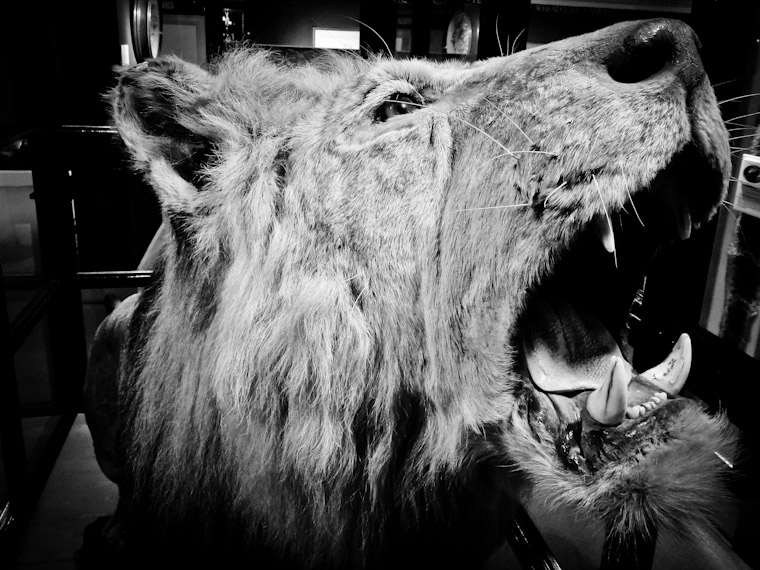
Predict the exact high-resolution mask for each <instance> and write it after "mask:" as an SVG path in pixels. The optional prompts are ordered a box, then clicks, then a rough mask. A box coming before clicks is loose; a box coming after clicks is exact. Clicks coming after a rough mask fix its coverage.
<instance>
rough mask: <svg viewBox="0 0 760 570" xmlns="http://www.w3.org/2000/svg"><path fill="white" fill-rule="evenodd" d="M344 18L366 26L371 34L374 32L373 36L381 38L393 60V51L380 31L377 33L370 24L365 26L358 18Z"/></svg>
mask: <svg viewBox="0 0 760 570" xmlns="http://www.w3.org/2000/svg"><path fill="white" fill-rule="evenodd" d="M343 17H344V18H348V19H349V20H353V21H354V22H356V23H357V24H359V25H360V26H364V27H365V28H367V29H368V30H369V31H370V32H372V33H373V34H375V35H376V36H377V37H378V38H380V41H381V42H383V45H384V46H385V50H386V51H387V52H388V57H390V58H391V59H392V58H393V52H392V51H391V48H390V47H389V46H388V43H387V42H386V41H385V39H384V38H383V36H381V35H380V34H379V33H378V31H377V30H376V29H375V28H373V27H372V26H370V25H369V24H365V23H364V22H362V21H360V20H357V19H356V18H352V17H351V16H343Z"/></svg>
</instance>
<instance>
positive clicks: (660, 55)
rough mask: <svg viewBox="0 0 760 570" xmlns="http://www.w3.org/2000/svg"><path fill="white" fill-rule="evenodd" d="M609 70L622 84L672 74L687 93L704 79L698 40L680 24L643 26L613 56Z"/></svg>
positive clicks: (662, 22)
mask: <svg viewBox="0 0 760 570" xmlns="http://www.w3.org/2000/svg"><path fill="white" fill-rule="evenodd" d="M607 70H608V72H609V74H610V77H612V79H614V80H615V81H618V82H620V83H639V82H641V81H646V80H648V79H650V78H652V77H654V76H656V75H658V74H660V73H662V72H668V71H669V72H671V73H673V74H675V75H676V76H677V77H678V78H679V79H680V80H681V81H682V82H683V84H684V87H686V89H687V90H688V89H691V88H693V87H696V86H697V85H698V84H699V83H700V82H701V81H702V79H703V77H704V75H705V71H704V68H703V66H702V61H701V60H700V58H699V39H698V38H697V36H696V34H694V31H693V30H692V29H691V28H690V27H689V26H687V25H686V24H684V23H683V22H680V21H678V20H651V21H647V22H644V23H642V24H641V25H640V26H638V27H637V28H635V29H634V30H633V31H632V32H631V33H630V34H628V36H626V37H625V38H624V39H623V42H622V45H621V46H620V47H619V49H617V50H616V51H615V52H613V53H612V55H611V56H610V58H609V59H608V61H607Z"/></svg>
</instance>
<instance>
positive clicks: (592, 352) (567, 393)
mask: <svg viewBox="0 0 760 570" xmlns="http://www.w3.org/2000/svg"><path fill="white" fill-rule="evenodd" d="M707 164H708V161H706V160H705V159H704V157H703V156H702V155H701V154H700V152H699V151H698V149H697V148H696V147H695V146H693V145H687V146H686V147H685V148H684V149H683V150H682V151H680V152H679V153H678V154H676V155H675V156H674V157H673V158H672V160H671V161H670V163H669V164H668V166H667V167H666V168H665V169H664V170H662V171H661V172H660V173H659V174H658V175H657V176H656V177H655V179H654V180H653V181H652V183H651V184H650V185H649V187H647V188H644V189H640V190H637V191H635V192H634V191H633V189H631V195H632V198H631V200H630V201H629V202H628V203H627V204H626V205H625V206H624V207H623V208H622V209H620V210H618V211H608V212H605V213H603V214H600V215H598V216H597V217H596V218H594V220H593V221H592V222H591V223H590V224H588V225H587V227H586V228H585V229H584V230H583V231H582V232H580V234H579V236H578V237H577V239H576V240H575V242H574V243H573V244H571V246H570V247H569V248H568V250H567V251H566V252H564V254H563V255H562V256H561V259H560V261H559V262H558V263H557V264H556V267H555V268H554V270H553V271H552V273H551V275H549V276H548V278H546V279H543V280H542V281H541V282H540V283H538V284H536V285H535V286H534V287H532V288H531V289H530V291H529V293H528V302H527V305H526V309H525V311H524V312H523V314H522V316H521V319H520V323H519V326H518V335H517V338H518V341H517V343H516V346H518V347H520V348H521V351H522V352H521V354H522V357H523V358H522V366H523V368H522V370H521V372H522V373H523V374H524V375H525V376H527V377H529V378H530V380H531V382H532V384H533V386H534V387H535V388H536V389H537V397H538V399H539V401H541V402H542V407H543V408H548V409H553V410H554V411H553V414H550V416H551V417H550V419H549V421H547V422H546V423H547V424H553V425H552V426H551V427H552V429H551V430H550V431H552V432H553V435H554V437H555V441H556V444H557V449H558V452H559V454H560V456H561V458H562V459H563V461H564V462H565V463H566V465H567V466H568V467H570V468H572V469H574V470H576V471H579V472H581V473H583V474H591V473H594V472H596V471H597V470H599V469H600V468H601V467H603V466H604V465H605V464H607V463H609V462H611V461H616V460H619V459H622V458H633V459H634V460H636V459H640V458H641V457H643V456H645V455H646V454H647V453H648V452H649V451H650V450H651V449H653V448H654V447H656V446H657V445H659V444H661V443H662V442H664V441H665V440H667V437H668V430H667V425H668V424H669V422H670V421H671V419H672V417H673V415H676V414H678V413H680V411H681V410H683V408H684V407H685V405H686V401H684V399H683V398H678V394H679V392H680V390H681V388H682V387H683V385H684V383H685V382H686V379H687V377H688V375H689V371H690V367H691V341H690V339H689V337H688V335H685V334H684V335H681V337H680V338H679V339H678V341H677V342H676V343H675V345H674V346H673V347H672V350H671V352H670V354H668V355H666V356H665V357H664V359H663V360H662V361H661V362H659V363H658V364H655V365H654V366H648V367H647V368H646V369H645V370H643V371H641V372H639V371H637V368H636V366H638V365H640V363H638V362H637V360H636V358H635V354H636V346H635V344H636V343H634V342H632V341H631V339H632V336H633V335H631V332H632V331H634V330H635V329H636V327H637V326H638V324H639V322H640V320H641V318H642V317H641V315H642V313H643V312H642V311H641V307H642V305H643V303H644V302H645V299H646V281H647V272H648V268H649V266H650V264H651V261H652V259H653V257H654V256H655V255H656V253H657V252H658V251H659V249H660V248H662V247H663V246H666V245H667V244H668V243H669V242H672V241H673V240H676V239H687V238H688V237H689V236H690V234H691V231H692V228H693V227H695V226H697V225H698V224H699V223H700V222H702V221H704V220H705V219H706V218H707V217H708V215H709V213H710V212H711V211H712V209H713V208H714V205H715V203H716V202H717V201H718V199H719V197H720V189H721V188H722V187H723V183H722V173H720V172H715V171H713V170H712V169H710V168H709V166H706V165H707ZM601 192H604V188H602V189H601ZM637 342H641V341H637ZM643 342H646V339H643ZM547 427H549V426H547Z"/></svg>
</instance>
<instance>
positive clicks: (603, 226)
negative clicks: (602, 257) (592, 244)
mask: <svg viewBox="0 0 760 570" xmlns="http://www.w3.org/2000/svg"><path fill="white" fill-rule="evenodd" d="M595 225H596V232H597V234H598V235H599V239H600V240H601V242H602V245H603V246H604V249H606V250H607V253H613V254H614V253H615V232H613V231H612V223H611V222H610V219H609V218H608V217H607V216H599V217H598V218H596V224H595Z"/></svg>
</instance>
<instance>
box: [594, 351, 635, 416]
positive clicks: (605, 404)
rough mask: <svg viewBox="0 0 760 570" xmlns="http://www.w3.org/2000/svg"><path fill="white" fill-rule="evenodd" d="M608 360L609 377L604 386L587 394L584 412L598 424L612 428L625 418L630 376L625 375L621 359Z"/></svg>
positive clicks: (615, 357)
mask: <svg viewBox="0 0 760 570" xmlns="http://www.w3.org/2000/svg"><path fill="white" fill-rule="evenodd" d="M610 360H611V362H612V370H611V373H610V376H609V378H607V380H605V382H604V384H602V385H601V386H599V387H598V388H597V389H596V390H594V391H593V392H591V394H589V396H588V400H586V411H587V412H588V414H589V415H590V416H591V417H592V418H593V419H594V420H596V421H597V422H599V423H600V424H604V425H611V426H613V425H618V424H620V423H621V422H622V421H623V419H624V418H625V414H626V406H627V400H628V382H629V380H630V375H629V374H627V373H626V369H625V365H624V364H623V360H622V359H621V358H618V357H617V356H613V357H612V358H611V359H610Z"/></svg>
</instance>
